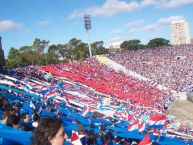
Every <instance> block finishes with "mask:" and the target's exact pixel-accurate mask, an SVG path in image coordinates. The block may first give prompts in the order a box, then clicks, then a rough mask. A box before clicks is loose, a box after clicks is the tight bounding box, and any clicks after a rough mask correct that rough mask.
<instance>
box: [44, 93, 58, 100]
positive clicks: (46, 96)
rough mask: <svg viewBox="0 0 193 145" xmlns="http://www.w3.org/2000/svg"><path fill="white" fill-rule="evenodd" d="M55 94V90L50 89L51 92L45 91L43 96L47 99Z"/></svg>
mask: <svg viewBox="0 0 193 145" xmlns="http://www.w3.org/2000/svg"><path fill="white" fill-rule="evenodd" d="M55 95H57V92H56V91H52V92H48V93H46V95H45V96H44V99H49V98H51V97H54V96H55Z"/></svg>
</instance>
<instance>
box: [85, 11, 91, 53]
mask: <svg viewBox="0 0 193 145" xmlns="http://www.w3.org/2000/svg"><path fill="white" fill-rule="evenodd" d="M84 26H85V29H86V32H87V35H88V48H89V54H90V57H92V50H91V46H90V34H89V29H91V20H90V15H88V14H85V15H84Z"/></svg>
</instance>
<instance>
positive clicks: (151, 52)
mask: <svg viewBox="0 0 193 145" xmlns="http://www.w3.org/2000/svg"><path fill="white" fill-rule="evenodd" d="M107 57H108V58H110V59H112V60H114V61H116V62H117V63H119V64H121V65H123V66H125V67H126V68H127V69H129V70H131V71H134V72H136V73H138V74H140V75H142V76H144V77H146V78H148V79H150V80H152V81H154V82H157V83H159V84H161V85H164V86H165V87H168V88H169V89H172V90H176V91H186V90H187V89H188V88H190V87H192V86H193V83H192V82H193V64H192V61H193V45H183V46H168V47H166V46H164V47H159V48H155V49H141V50H133V51H124V52H117V53H116V54H115V53H114V54H110V55H107Z"/></svg>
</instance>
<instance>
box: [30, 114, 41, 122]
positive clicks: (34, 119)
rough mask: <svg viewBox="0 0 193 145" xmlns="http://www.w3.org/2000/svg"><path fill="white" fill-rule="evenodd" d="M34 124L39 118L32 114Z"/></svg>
mask: <svg viewBox="0 0 193 145" xmlns="http://www.w3.org/2000/svg"><path fill="white" fill-rule="evenodd" d="M32 120H33V121H34V122H35V121H38V120H40V117H39V115H38V114H34V116H33V119H32Z"/></svg>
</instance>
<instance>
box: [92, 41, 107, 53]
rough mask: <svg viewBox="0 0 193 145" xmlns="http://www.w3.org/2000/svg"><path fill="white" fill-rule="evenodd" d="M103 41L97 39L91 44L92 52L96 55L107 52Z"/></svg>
mask: <svg viewBox="0 0 193 145" xmlns="http://www.w3.org/2000/svg"><path fill="white" fill-rule="evenodd" d="M103 45H104V42H103V41H96V42H94V43H92V44H91V48H92V52H93V54H94V55H100V54H105V53H107V49H106V48H105V47H104V46H103Z"/></svg>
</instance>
